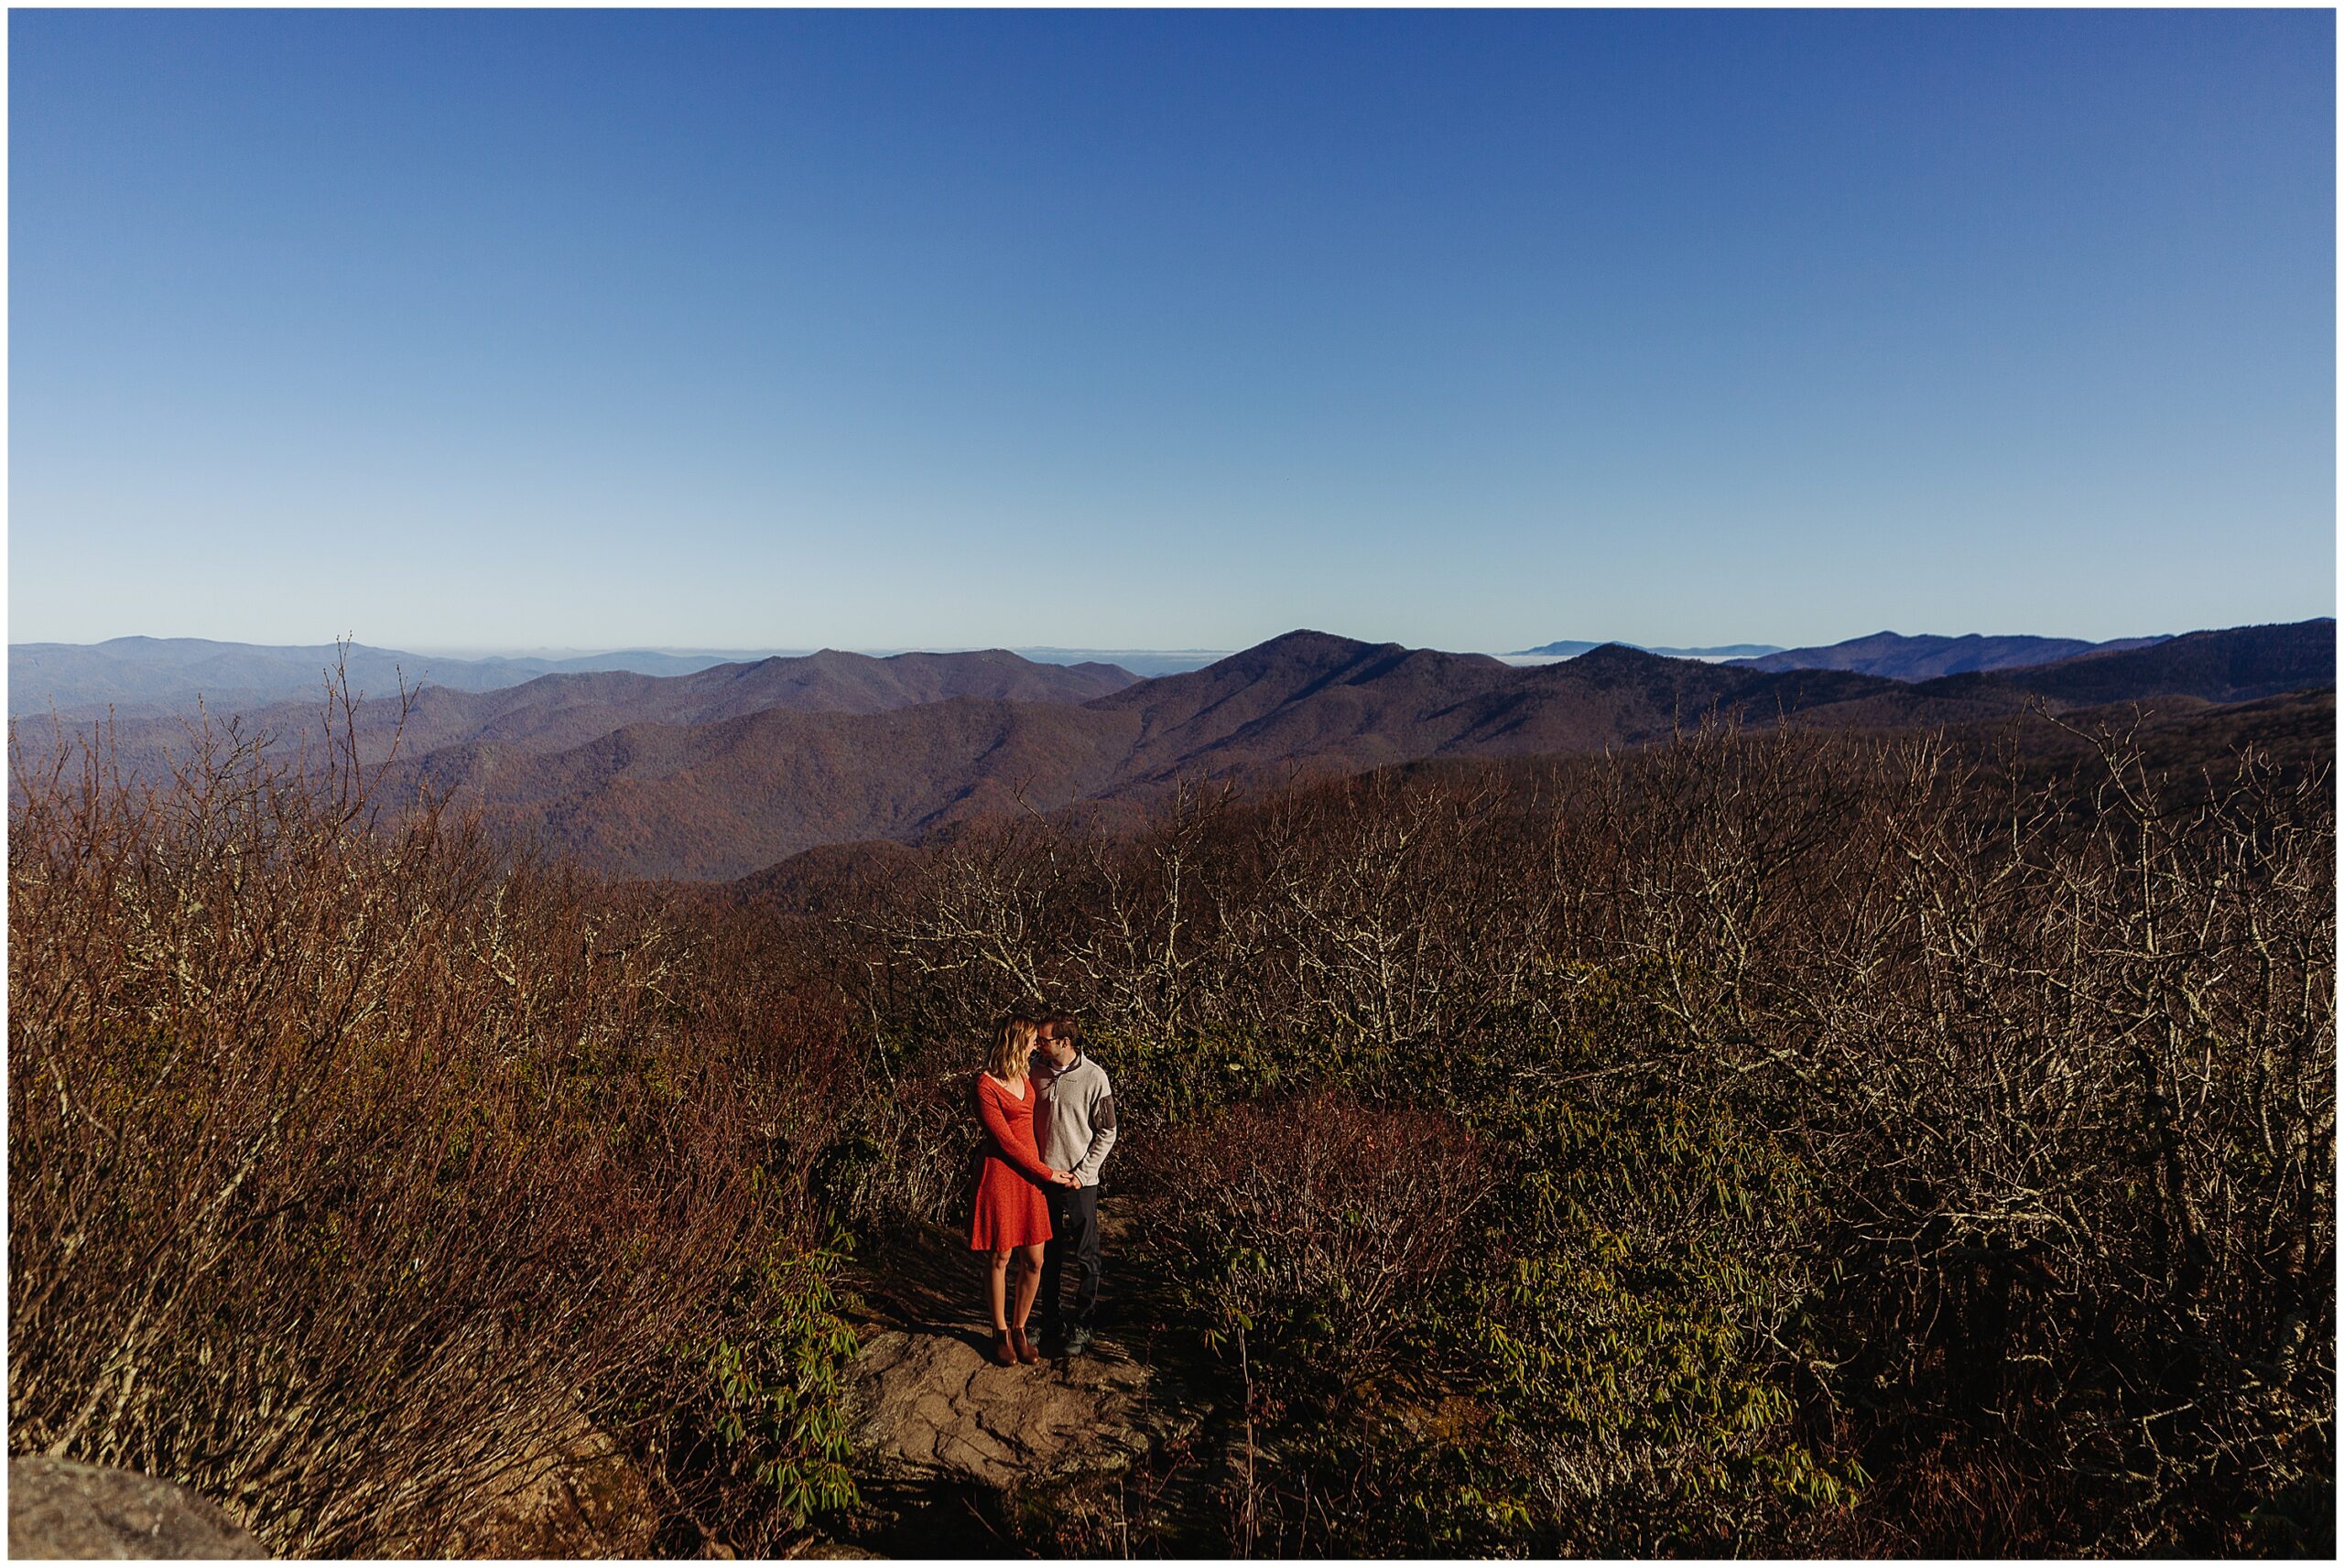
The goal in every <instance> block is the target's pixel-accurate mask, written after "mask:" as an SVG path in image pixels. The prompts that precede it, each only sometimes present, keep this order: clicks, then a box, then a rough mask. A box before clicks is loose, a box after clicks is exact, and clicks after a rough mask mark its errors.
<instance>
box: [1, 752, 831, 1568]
mask: <svg viewBox="0 0 2344 1568" xmlns="http://www.w3.org/2000/svg"><path fill="white" fill-rule="evenodd" d="M343 717H344V718H345V719H346V718H347V712H346V709H345V711H344V714H343ZM328 735H329V741H328V747H329V750H330V751H331V748H333V747H346V746H347V741H348V737H349V730H348V728H347V727H346V725H345V726H344V727H343V728H341V729H339V730H329V731H328ZM310 762H311V764H312V765H311V766H309V767H308V768H297V769H290V770H284V771H280V770H278V769H277V768H273V767H271V766H268V765H265V764H263V763H261V762H259V761H257V760H256V759H255V755H254V753H253V751H252V749H251V747H250V746H249V744H247V743H242V742H238V741H233V740H225V739H222V738H220V737H217V736H207V737H206V738H205V741H204V744H202V745H201V746H200V747H199V748H197V749H196V751H195V752H194V754H193V756H192V758H191V760H190V762H188V764H187V765H186V766H185V767H184V768H183V769H182V771H181V773H180V774H179V777H178V778H177V779H176V780H175V781H173V782H172V783H171V784H168V785H165V786H162V787H148V788H134V787H125V786H124V785H123V784H121V782H120V781H119V780H118V779H116V778H114V777H112V776H110V775H109V774H108V773H107V771H106V769H105V766H104V763H103V759H102V758H100V757H98V756H96V755H94V754H92V755H85V757H84V758H83V759H82V766H81V771H80V773H79V776H72V775H70V774H69V773H67V772H66V771H65V769H64V767H63V765H62V764H61V763H59V764H54V765H53V766H52V769H51V771H50V772H49V774H47V775H46V776H43V777H39V778H29V779H27V778H19V780H18V781H17V782H18V785H19V793H18V805H17V807H16V810H15V812H14V813H13V814H12V820H11V824H10V835H9V901H8V913H9V923H10V942H9V1001H10V1009H9V1077H10V1083H11V1087H12V1090H13V1091H14V1092H13V1093H12V1096H11V1101H10V1103H11V1114H10V1125H9V1184H10V1196H11V1203H10V1206H9V1209H10V1234H9V1261H10V1297H9V1400H10V1407H9V1415H10V1423H9V1425H10V1444H11V1448H12V1451H17V1452H22V1451H27V1450H31V1451H46V1452H50V1453H55V1454H63V1455H67V1456H70V1457H73V1458H77V1459H82V1460H88V1461H92V1462H96V1463H102V1464H114V1465H128V1466H131V1467H135V1468H137V1469H141V1470H145V1471H148V1472H150V1473H153V1474H157V1475H160V1476H169V1477H172V1478H175V1479H178V1480H180V1481H183V1482H186V1483H189V1484H190V1485H193V1486H194V1487H197V1488H199V1489H200V1490H201V1491H203V1492H204V1493H206V1494H208V1495H210V1496H212V1497H213V1498H218V1499H219V1500H221V1501H222V1502H224V1503H226V1504H227V1505H229V1506H230V1507H231V1508H232V1509H234V1510H235V1511H236V1512H237V1514H238V1516H239V1517H240V1518H241V1519H244V1520H245V1521H246V1522H248V1523H249V1524H250V1525H251V1526H252V1527H253V1528H254V1529H255V1530H256V1531H257V1532H258V1533H259V1534H260V1535H261V1536H262V1537H263V1539H264V1540H265V1541H267V1542H268V1543H269V1544H270V1545H271V1546H272V1547H273V1548H274V1549H276V1550H277V1551H279V1552H297V1553H304V1554H332V1553H345V1552H362V1553H369V1554H379V1553H384V1552H435V1551H440V1550H444V1549H446V1548H448V1547H449V1546H450V1544H452V1543H454V1542H456V1541H477V1540H479V1539H481V1532H482V1531H483V1530H484V1529H486V1528H488V1527H489V1526H490V1525H491V1524H492V1523H493V1520H491V1519H488V1518H487V1514H488V1511H489V1510H490V1509H492V1508H493V1506H494V1503H495V1501H496V1499H497V1498H498V1496H499V1495H500V1493H503V1492H506V1491H509V1490H511V1489H512V1487H513V1486H514V1485H515V1483H516V1482H517V1481H518V1480H519V1479H521V1478H523V1477H525V1476H528V1475H530V1474H532V1473H534V1472H535V1471H537V1469H540V1468H542V1466H543V1465H545V1464H546V1463H547V1461H548V1459H549V1458H550V1457H551V1456H552V1455H553V1454H554V1453H555V1452H556V1450H557V1448H558V1447H559V1444H561V1443H563V1442H564V1441H566V1440H567V1439H569V1438H570V1436H572V1435H573V1430H574V1428H575V1426H576V1424H577V1422H579V1421H580V1420H581V1418H584V1419H591V1420H592V1421H595V1422H600V1423H602V1424H603V1425H604V1426H606V1427H610V1428H613V1429H614V1430H616V1431H617V1432H619V1433H620V1434H621V1435H622V1436H624V1437H625V1438H627V1439H629V1440H630V1441H631V1442H632V1443H633V1444H634V1446H635V1449H636V1450H637V1453H638V1457H639V1458H640V1460H641V1463H642V1467H643V1468H644V1470H645V1471H646V1474H648V1475H649V1476H651V1478H652V1481H653V1489H654V1491H655V1493H656V1496H657V1502H658V1504H659V1506H660V1508H661V1509H662V1510H663V1517H664V1518H666V1519H667V1520H668V1521H669V1523H670V1524H671V1525H674V1526H678V1527H680V1526H681V1525H683V1524H685V1523H689V1522H690V1521H693V1520H703V1521H706V1522H707V1523H708V1525H709V1526H710V1530H711V1533H713V1531H714V1530H715V1529H716V1528H722V1529H723V1530H725V1531H726V1532H727V1533H728V1534H731V1535H733V1536H734V1538H735V1539H740V1540H742V1541H743V1544H747V1545H754V1544H758V1543H761V1542H763V1541H767V1540H770V1539H772V1538H773V1537H774V1532H775V1531H776V1530H778V1529H786V1528H787V1523H788V1521H787V1519H785V1518H781V1517H779V1516H782V1515H786V1514H787V1512H788V1511H789V1510H787V1509H785V1508H781V1507H777V1506H776V1505H775V1504H774V1503H773V1502H771V1501H770V1500H768V1499H767V1498H765V1497H761V1496H756V1495H753V1494H752V1493H750V1492H748V1491H745V1490H744V1489H743V1488H741V1487H730V1488H728V1487H725V1486H724V1485H723V1484H722V1475H721V1474H720V1473H719V1472H720V1471H721V1468H722V1466H721V1465H711V1464H710V1463H705V1462H703V1463H698V1464H693V1465H676V1464H672V1463H670V1460H671V1459H672V1458H675V1457H678V1455H680V1454H683V1453H685V1452H686V1451H689V1450H691V1449H693V1448H695V1447H700V1448H706V1447H708V1446H710V1444H711V1441H712V1440H711V1438H710V1437H709V1436H708V1435H707V1433H706V1431H704V1430H703V1429H704V1428H707V1427H709V1426H711V1425H712V1424H717V1423H721V1422H722V1417H723V1414H724V1413H725V1411H724V1407H726V1406H727V1405H728V1404H730V1403H739V1402H741V1401H740V1400H738V1399H737V1398H734V1397H733V1396H732V1395H728V1394H727V1393H726V1392H725V1391H724V1390H720V1389H713V1388H711V1379H710V1378H709V1376H708V1372H707V1368H708V1367H709V1365H710V1364H711V1359H712V1358H719V1357H722V1354H723V1351H724V1347H725V1346H728V1345H733V1346H737V1345H739V1344H741V1343H743V1342H747V1343H762V1338H761V1335H760V1332H759V1326H760V1325H759V1324H758V1323H748V1322H744V1321H743V1320H744V1314H748V1315H754V1314H763V1319H762V1322H763V1323H764V1324H766V1325H769V1324H770V1323H771V1321H772V1320H773V1319H774V1317H775V1315H776V1307H775V1305H774V1303H773V1301H772V1299H771V1298H772V1296H773V1294H774V1290H773V1287H772V1286H771V1285H769V1284H768V1283H766V1282H765V1281H766V1277H767V1276H768V1275H769V1274H770V1273H771V1272H772V1271H773V1269H774V1267H775V1260H776V1258H781V1259H797V1258H800V1257H802V1256H804V1255H806V1254H807V1253H808V1251H809V1250H810V1249H812V1248H813V1246H814V1244H815V1243H817V1242H819V1240H820V1239H821V1234H820V1231H819V1216H818V1215H816V1214H815V1213H814V1212H813V1211H812V1210H811V1209H810V1208H809V1207H808V1205H807V1203H806V1201H805V1193H804V1187H803V1184H802V1181H801V1180H799V1179H798V1172H800V1171H801V1170H802V1165H803V1161H802V1158H801V1152H800V1151H799V1150H798V1149H797V1148H795V1147H793V1145H792V1141H793V1138H795V1137H798V1136H800V1135H801V1134H800V1132H799V1130H801V1129H804V1128H806V1127H808V1126H810V1125H813V1124H815V1123H816V1122H817V1121H818V1118H817V1117H816V1116H814V1115H813V1114H811V1113H809V1112H808V1109H807V1108H806V1100H807V1097H808V1095H809V1094H811V1093H813V1092H814V1091H815V1088H816V1087H817V1085H816V1075H818V1074H819V1071H820V1069H821V1067H822V1064H823V1058H822V1056H821V1054H820V1053H819V1051H813V1050H808V1049H806V1048H805V1047H804V1044H803V1040H802V1037H797V1036H793V1037H792V1038H791V1040H790V1042H789V1050H788V1052H787V1056H786V1059H785V1056H784V1054H783V1053H779V1052H776V1051H775V1050H772V1049H769V1048H767V1047H770V1046H771V1044H773V1037H772V1035H771V1034H770V1033H769V1032H768V1031H767V1030H766V1029H765V1027H764V1026H763V1025H759V1026H756V1027H744V1026H743V1025H742V1023H741V1021H740V1019H739V1017H738V1015H737V1011H734V1002H733V998H734V997H735V996H736V995H737V992H736V990H735V989H734V988H733V985H732V984H731V982H730V979H729V978H728V979H727V980H726V981H725V982H724V983H721V984H717V985H714V986H711V985H710V983H709V980H708V976H707V971H706V960H707V953H706V951H705V946H706V945H705V944H704V943H698V942H697V941H696V939H695V938H693V937H691V936H689V935H688V934H685V933H681V932H679V931H678V930H677V929H676V927H675V926H674V925H673V924H672V923H671V921H670V920H669V919H668V917H667V915H666V914H664V913H663V912H662V910H661V909H660V907H659V906H658V904H657V903H656V902H653V901H648V900H644V899H630V898H624V897H618V896H613V894H612V893H611V892H609V891H608V890H605V889H602V888H601V887H599V886H598V885H596V884H593V883H591V881H587V880H585V879H582V878H580V877H578V876H576V875H573V874H570V873H569V872H566V871H560V870H558V869H550V868H548V867H545V866H542V865H538V864H534V863H530V862H527V861H526V860H521V861H516V860H512V859H510V858H508V857H506V856H505V855H502V854H500V853H499V852H498V851H497V850H496V849H494V847H493V846H491V845H490V844H488V843H487V842H486V841H485V840H484V839H483V838H482V836H481V834H480V832H479V831H478V827H477V824H475V823H469V822H463V821H457V820H452V819H450V818H449V817H447V816H444V815H443V814H441V813H440V812H439V811H438V810H436V809H434V808H432V807H431V806H429V804H428V803H427V804H426V806H425V807H424V808H423V809H422V810H420V811H418V812H417V813H415V814H413V815H412V816H408V817H407V819H406V820H404V821H403V822H402V824H401V825H400V827H398V828H397V829H396V830H395V831H375V830H373V828H372V826H371V820H370V819H371V816H372V807H373V803H372V802H371V801H370V800H369V799H368V798H367V795H366V784H367V783H368V779H367V776H366V774H365V773H364V771H363V770H361V769H360V768H359V767H358V766H357V764H356V762H355V761H354V760H353V758H352V757H351V755H350V754H349V753H348V752H347V751H346V750H343V751H341V752H335V753H334V754H332V755H330V756H328V757H327V758H326V759H325V760H324V762H323V765H322V766H320V765H317V764H318V759H317V758H315V757H314V756H313V757H312V758H311V759H310ZM711 999H712V1000H711ZM816 1283H817V1285H818V1286H819V1281H816ZM798 1300H799V1302H800V1304H804V1305H808V1306H809V1307H810V1308H812V1309H819V1307H820V1305H821V1302H820V1299H819V1289H817V1290H816V1291H815V1292H814V1294H812V1295H808V1293H807V1292H806V1291H804V1290H800V1291H799V1292H798ZM782 1315H785V1316H786V1315H787V1314H786V1313H784V1314H782ZM817 1315H818V1316H819V1312H817ZM788 1326H789V1325H785V1332H786V1331H787V1328H788ZM799 1326H800V1327H802V1326H803V1325H799ZM812 1326H813V1328H814V1330H815V1331H817V1332H819V1331H820V1330H821V1328H822V1325H821V1324H820V1323H819V1322H816V1323H814V1324H813V1325H812ZM737 1392H738V1390H737V1389H736V1390H734V1393H735V1394H737ZM777 1397H783V1398H784V1400H785V1402H787V1390H785V1391H784V1394H783V1395H782V1396H777ZM768 1402H770V1401H768ZM715 1446H717V1447H720V1448H721V1447H722V1446H723V1444H722V1443H716V1444H715ZM706 1457H707V1456H706V1455H703V1456H702V1458H703V1460H705V1459H706ZM772 1457H774V1455H773V1454H766V1455H765V1458H767V1459H771V1458H772ZM815 1457H816V1458H818V1459H819V1458H820V1457H821V1456H820V1455H815ZM814 1467H815V1468H816V1469H817V1470H818V1471H819V1465H815V1466H814ZM815 1479H816V1482H817V1483H818V1484H819V1485H822V1486H827V1487H832V1488H833V1489H835V1487H836V1485H837V1481H836V1478H835V1476H831V1475H830V1474H829V1473H828V1472H822V1473H820V1474H818V1475H817V1476H816V1477H815ZM763 1490H764V1491H765V1493H770V1492H771V1491H772V1490H773V1488H771V1487H765V1488H764V1489H763Z"/></svg>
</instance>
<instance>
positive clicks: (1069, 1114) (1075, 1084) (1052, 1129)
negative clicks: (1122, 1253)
mask: <svg viewBox="0 0 2344 1568" xmlns="http://www.w3.org/2000/svg"><path fill="white" fill-rule="evenodd" d="M1040 1022H1041V1028H1042V1049H1041V1050H1040V1051H1039V1052H1038V1053H1036V1055H1035V1057H1034V1083H1035V1086H1036V1087H1037V1088H1039V1089H1040V1090H1041V1094H1040V1096H1039V1097H1038V1098H1037V1099H1036V1102H1035V1106H1034V1120H1035V1128H1034V1132H1035V1141H1036V1142H1037V1143H1038V1144H1040V1145H1041V1150H1042V1162H1043V1163H1044V1164H1047V1165H1054V1166H1056V1167H1057V1168H1058V1169H1059V1170H1061V1171H1072V1172H1073V1173H1074V1178H1075V1182H1076V1184H1075V1185H1073V1186H1070V1187H1062V1186H1054V1187H1051V1188H1050V1189H1049V1190H1048V1193H1047V1196H1048V1198H1049V1200H1050V1241H1049V1245H1048V1246H1047V1247H1045V1248H1044V1249H1042V1297H1041V1301H1040V1303H1039V1305H1040V1307H1041V1322H1042V1328H1041V1332H1042V1336H1043V1337H1044V1338H1046V1339H1047V1338H1049V1337H1051V1336H1054V1335H1055V1334H1056V1332H1057V1330H1058V1327H1059V1325H1060V1324H1061V1323H1062V1322H1064V1321H1065V1320H1064V1317H1063V1314H1062V1311H1061V1307H1060V1297H1061V1295H1062V1293H1063V1290H1064V1286H1065V1281H1066V1260H1067V1258H1068V1256H1069V1254H1071V1255H1072V1257H1073V1258H1074V1260H1075V1264H1076V1268H1077V1270H1078V1272H1077V1275H1076V1281H1075V1291H1074V1317H1073V1319H1072V1321H1071V1323H1069V1324H1067V1336H1066V1353H1067V1354H1068V1355H1069V1356H1080V1355H1081V1354H1082V1352H1083V1351H1084V1350H1085V1349H1086V1348H1087V1347H1088V1346H1090V1344H1091V1327H1092V1326H1093V1324H1094V1322H1095V1320H1096V1319H1097V1316H1098V1312H1099V1167H1101V1165H1104V1164H1105V1163H1106V1162H1107V1151H1109V1150H1110V1149H1112V1148H1113V1147H1114V1146H1115V1096H1114V1091H1113V1090H1112V1088H1110V1087H1108V1083H1107V1069H1106V1068H1104V1067H1101V1065H1099V1064H1098V1063H1096V1062H1094V1061H1092V1060H1091V1058H1090V1057H1089V1056H1087V1055H1085V1054H1083V1050H1082V1031H1081V1028H1080V1026H1079V1025H1078V1024H1077V1023H1076V1022H1075V1021H1074V1019H1073V1017H1072V1016H1071V1015H1070V1014H1068V1013H1063V1012H1054V1013H1052V1014H1050V1015H1049V1016H1048V1017H1047V1018H1045V1019H1042V1020H1041V1021H1040Z"/></svg>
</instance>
